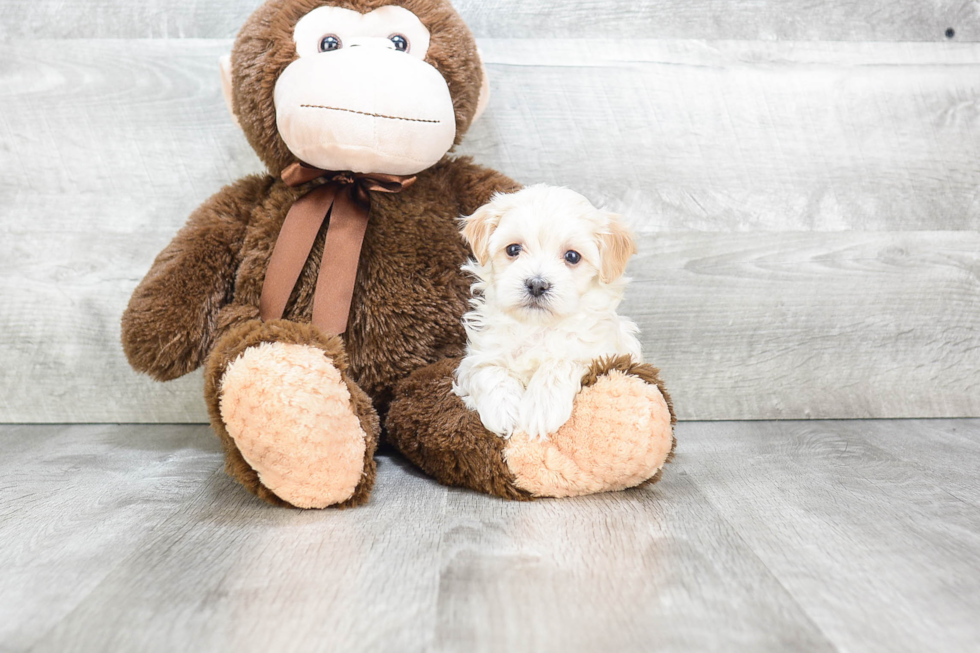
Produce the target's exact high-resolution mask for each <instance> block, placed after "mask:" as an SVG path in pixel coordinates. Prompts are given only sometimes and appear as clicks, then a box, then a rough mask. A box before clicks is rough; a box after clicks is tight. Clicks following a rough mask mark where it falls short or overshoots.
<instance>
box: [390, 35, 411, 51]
mask: <svg viewBox="0 0 980 653" xmlns="http://www.w3.org/2000/svg"><path fill="white" fill-rule="evenodd" d="M388 40H389V41H391V42H392V43H394V44H395V49H396V50H398V51H399V52H408V37H407V36H403V35H401V34H392V35H391V36H389V37H388Z"/></svg>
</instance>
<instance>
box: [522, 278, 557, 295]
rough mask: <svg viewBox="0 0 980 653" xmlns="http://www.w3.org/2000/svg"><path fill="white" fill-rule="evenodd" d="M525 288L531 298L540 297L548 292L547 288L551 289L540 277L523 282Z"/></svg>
mask: <svg viewBox="0 0 980 653" xmlns="http://www.w3.org/2000/svg"><path fill="white" fill-rule="evenodd" d="M524 285H525V286H527V291H528V292H529V293H531V296H532V297H540V296H541V295H543V294H545V293H546V292H548V288H551V284H550V283H548V282H547V281H545V280H544V279H542V278H541V277H534V278H533V279H528V280H527V281H525V282H524Z"/></svg>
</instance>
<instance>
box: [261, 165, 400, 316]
mask: <svg viewBox="0 0 980 653" xmlns="http://www.w3.org/2000/svg"><path fill="white" fill-rule="evenodd" d="M321 178H322V179H325V180H326V183H324V184H322V185H320V186H317V187H316V188H314V189H313V190H311V191H310V192H308V193H306V194H305V195H303V196H302V197H300V198H299V199H297V200H296V201H295V202H293V205H292V207H290V209H289V212H288V213H287V214H286V219H285V221H283V223H282V228H281V229H280V231H279V237H278V238H277V239H276V245H275V248H274V249H273V250H272V258H271V259H269V268H268V270H266V273H265V281H264V282H263V284H262V295H261V297H260V299H259V315H260V316H261V317H262V319H263V320H265V321H268V320H276V319H279V318H281V317H282V315H283V312H284V311H285V310H286V303H287V302H288V301H289V296H290V295H291V294H292V292H293V289H294V288H295V287H296V282H297V281H298V280H299V275H300V274H301V273H302V272H303V267H304V266H305V265H306V261H307V259H308V258H309V257H310V252H311V251H312V249H313V243H314V241H315V240H316V237H317V234H318V233H320V228H321V227H322V226H323V222H324V220H326V219H327V216H328V215H329V217H330V220H329V223H328V224H327V238H326V241H325V242H324V244H323V256H322V258H321V259H320V271H319V272H318V274H317V279H316V290H315V291H314V294H313V324H314V326H316V327H318V328H319V329H321V330H322V331H324V332H326V333H337V334H340V333H344V331H346V330H347V318H348V316H349V315H350V305H351V299H352V298H353V296H354V282H355V280H356V279H357V263H358V260H359V259H360V256H361V245H362V243H363V242H364V232H365V231H367V225H368V218H369V216H370V212H371V194H370V193H371V191H375V192H381V193H399V192H401V191H403V190H404V189H406V188H408V187H409V186H411V185H412V184H413V183H415V177H414V176H408V177H400V176H398V175H385V174H361V173H353V172H332V171H329V170H320V169H319V168H314V167H312V166H309V165H306V164H305V163H294V164H292V165H290V166H288V167H287V168H286V169H285V170H283V172H282V180H283V181H284V182H286V184H287V185H288V186H300V185H302V184H305V183H308V182H311V181H313V180H315V179H321Z"/></svg>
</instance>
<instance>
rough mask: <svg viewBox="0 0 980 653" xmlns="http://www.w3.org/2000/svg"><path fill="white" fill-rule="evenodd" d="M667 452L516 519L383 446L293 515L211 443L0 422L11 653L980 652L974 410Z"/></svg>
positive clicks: (829, 425) (831, 425)
mask: <svg viewBox="0 0 980 653" xmlns="http://www.w3.org/2000/svg"><path fill="white" fill-rule="evenodd" d="M677 437H678V442H679V446H678V454H677V458H676V460H675V462H674V463H673V464H672V465H671V466H670V467H669V468H668V470H667V473H666V474H665V475H664V479H663V480H662V481H661V483H659V484H657V485H655V486H652V487H648V488H643V489H640V490H634V491H629V492H625V493H613V494H606V495H599V496H592V497H583V498H576V499H559V500H542V501H537V502H532V503H511V502H505V501H501V500H498V499H494V498H490V497H486V496H482V495H478V494H474V493H471V492H467V491H464V490H450V489H446V488H443V487H440V486H438V485H436V484H435V483H434V482H433V481H431V480H429V479H426V478H423V477H421V476H419V475H418V474H417V473H416V472H415V471H414V470H412V469H411V468H410V467H408V466H407V465H406V463H404V461H403V460H402V459H401V458H397V457H394V458H390V457H387V456H381V457H380V459H379V473H378V484H377V486H376V491H375V493H374V495H373V496H372V499H371V502H370V503H369V504H368V505H366V506H364V507H362V508H356V509H352V510H347V511H340V512H338V511H329V510H328V511H309V512H300V511H294V510H286V509H279V508H272V507H269V506H267V505H265V504H262V503H261V502H259V501H258V500H256V499H254V498H252V497H250V496H249V495H247V494H245V493H244V492H243V491H242V490H241V489H240V488H238V487H236V486H235V485H234V484H233V483H232V482H231V481H230V480H229V479H227V478H226V477H224V475H223V474H222V473H221V471H220V469H219V466H220V455H219V454H218V453H217V452H216V440H215V438H214V437H213V436H212V435H211V434H209V433H207V429H205V428H203V427H173V426H158V425H155V426H132V425H123V426H85V427H79V426H76V427H62V426H31V427H24V426H4V427H0V447H3V448H4V450H5V451H11V458H10V459H7V458H0V477H2V478H3V479H4V481H3V483H4V492H2V493H0V515H2V516H3V519H2V520H0V537H2V539H3V542H4V546H3V547H2V548H0V562H2V563H3V564H4V569H5V573H4V574H3V575H0V588H2V590H3V591H2V592H0V612H2V614H3V615H4V617H5V619H4V620H3V621H2V623H0V650H26V649H30V650H32V651H38V652H46V651H58V652H59V653H61V652H63V651H79V652H88V651H92V652H94V651H99V652H100V653H101V652H115V651H135V650H139V651H174V650H231V649H234V650H237V651H242V652H243V653H248V652H251V651H270V650H275V651H280V650H281V651H307V650H343V651H350V652H352V653H355V652H357V651H378V650H392V651H395V650H397V651H406V652H413V651H463V650H465V651H474V652H482V651H516V652H521V651H543V652H550V651H555V652H558V651H561V652H568V653H578V652H580V651H582V652H585V651H607V650H617V651H625V652H632V651H691V650H719V651H753V652H755V651H787V650H806V651H888V652H889V653H902V652H904V651H921V650H941V651H944V652H946V651H948V652H950V653H957V652H959V651H972V650H973V649H974V648H975V644H976V641H977V640H978V638H980V625H978V623H977V621H976V619H975V615H976V613H977V611H978V610H980V593H978V591H977V588H978V587H980V517H978V513H977V510H976V508H977V506H976V504H975V503H972V502H970V501H967V500H966V499H965V498H964V497H963V496H957V495H956V494H955V493H954V491H962V490H963V488H962V487H961V488H959V490H957V488H956V485H955V484H956V482H957V480H956V479H962V478H966V476H967V475H969V474H973V473H974V472H975V459H976V453H977V448H978V446H980V420H958V421H953V420H944V421H850V422H821V421H810V422H791V421H787V422H743V423H725V422H721V423H682V424H680V425H678V428H677ZM66 479H67V480H66ZM974 496H975V495H974Z"/></svg>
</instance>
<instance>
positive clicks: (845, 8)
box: [0, 0, 980, 41]
mask: <svg viewBox="0 0 980 653" xmlns="http://www.w3.org/2000/svg"><path fill="white" fill-rule="evenodd" d="M258 4H259V2H258V1H257V0H249V1H247V2H235V3H232V2H223V3H215V2H208V1H207V0H179V1H178V0H147V1H145V2H138V3H134V2H125V1H124V0H40V1H32V0H6V1H5V2H4V3H3V4H2V5H0V38H7V39H10V38H67V39H73V38H79V37H82V38H231V37H233V36H234V35H235V34H236V33H237V31H238V29H239V28H240V27H241V25H242V23H243V22H244V21H245V19H246V18H247V17H248V15H249V14H250V13H251V12H252V10H253V9H254V8H255V7H256V6H257V5H258ZM453 4H454V5H455V6H456V8H457V9H458V10H459V12H460V14H462V16H463V18H464V19H465V20H466V21H467V23H468V24H469V26H470V28H471V29H472V30H473V32H474V33H475V34H476V35H477V36H478V37H496V38H507V37H510V38H556V37H557V38H570V37H581V38H588V39H591V38H620V37H627V38H660V39H687V38H704V39H745V40H777V39H778V40H797V41H944V40H946V39H947V37H946V35H945V32H946V30H947V29H948V28H950V27H952V28H954V30H955V32H956V35H955V37H954V39H955V40H957V41H977V40H980V9H978V6H977V3H976V2H971V1H956V0H931V1H930V2H911V1H910V0H905V1H903V2H887V0H866V1H861V0H830V1H826V2H817V3H814V2H810V1H808V0H789V1H787V0H783V1H782V2H779V1H777V0H756V1H754V2H737V1H736V0H690V1H687V2H685V1H684V0H645V1H643V2H636V1H635V0H633V1H627V0H615V1H612V0H573V1H569V0H535V1H534V2H527V1H526V0H454V2H453Z"/></svg>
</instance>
